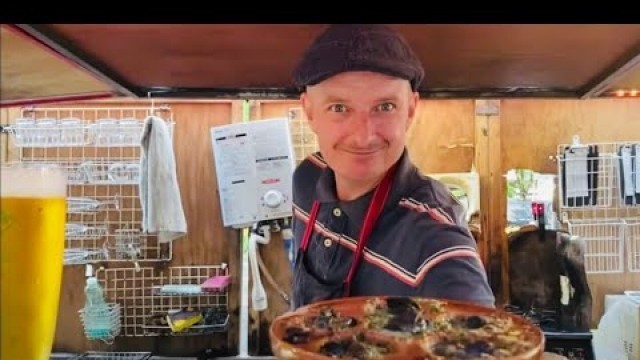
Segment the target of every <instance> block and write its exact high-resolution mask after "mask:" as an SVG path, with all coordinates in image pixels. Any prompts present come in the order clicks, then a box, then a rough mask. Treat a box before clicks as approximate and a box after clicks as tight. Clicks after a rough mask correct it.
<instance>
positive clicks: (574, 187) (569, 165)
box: [565, 148, 589, 198]
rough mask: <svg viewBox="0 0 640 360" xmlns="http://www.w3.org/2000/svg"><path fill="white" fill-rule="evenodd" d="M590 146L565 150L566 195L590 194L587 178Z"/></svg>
mask: <svg viewBox="0 0 640 360" xmlns="http://www.w3.org/2000/svg"><path fill="white" fill-rule="evenodd" d="M588 153H589V149H588V148H576V149H570V150H569V151H566V152H565V171H566V176H565V177H566V186H567V190H566V194H565V195H566V197H567V198H575V197H585V196H589V182H588V180H587V174H588V171H587V155H588Z"/></svg>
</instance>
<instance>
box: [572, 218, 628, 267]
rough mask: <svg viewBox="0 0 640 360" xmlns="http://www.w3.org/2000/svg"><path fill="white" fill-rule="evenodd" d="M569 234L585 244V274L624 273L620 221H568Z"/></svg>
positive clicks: (623, 224)
mask: <svg viewBox="0 0 640 360" xmlns="http://www.w3.org/2000/svg"><path fill="white" fill-rule="evenodd" d="M568 226H569V232H570V233H571V234H572V235H576V236H579V237H580V238H582V239H583V240H584V242H585V244H586V248H585V254H584V257H585V271H586V272H587V273H620V272H623V271H624V238H625V223H624V222H623V221H621V220H615V219H612V220H607V219H592V220H574V221H570V222H569V224H568Z"/></svg>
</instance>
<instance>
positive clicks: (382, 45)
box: [293, 24, 424, 91]
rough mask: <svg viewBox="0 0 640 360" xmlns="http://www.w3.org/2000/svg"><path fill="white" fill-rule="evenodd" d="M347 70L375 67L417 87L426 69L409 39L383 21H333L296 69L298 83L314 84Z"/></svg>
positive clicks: (299, 85) (303, 85) (294, 74)
mask: <svg viewBox="0 0 640 360" xmlns="http://www.w3.org/2000/svg"><path fill="white" fill-rule="evenodd" d="M347 71H373V72H379V73H382V74H386V75H391V76H395V77H399V78H402V79H406V80H408V81H409V82H410V83H411V88H412V89H413V90H414V91H415V90H417V89H418V86H420V84H421V83H422V79H423V78H424V69H423V68H422V64H421V63H420V60H419V59H418V57H417V56H416V54H415V53H414V52H413V50H412V49H411V47H410V46H409V44H408V42H407V41H406V39H405V38H404V37H402V36H401V35H400V34H399V33H397V32H395V31H393V30H392V29H390V28H389V27H387V26H384V25H373V24H338V25H332V26H330V27H329V28H328V29H327V30H325V31H324V32H323V33H322V34H320V36H318V37H317V38H316V39H315V40H314V42H313V43H312V44H311V45H310V46H309V48H308V49H307V50H306V52H305V53H304V55H303V57H302V60H301V61H300V63H299V64H298V65H297V67H296V68H295V70H294V72H293V80H294V83H295V85H296V86H298V87H300V88H304V87H305V86H308V85H315V84H317V83H319V82H321V81H323V80H326V79H328V78H329V77H331V76H333V75H337V74H339V73H343V72H347Z"/></svg>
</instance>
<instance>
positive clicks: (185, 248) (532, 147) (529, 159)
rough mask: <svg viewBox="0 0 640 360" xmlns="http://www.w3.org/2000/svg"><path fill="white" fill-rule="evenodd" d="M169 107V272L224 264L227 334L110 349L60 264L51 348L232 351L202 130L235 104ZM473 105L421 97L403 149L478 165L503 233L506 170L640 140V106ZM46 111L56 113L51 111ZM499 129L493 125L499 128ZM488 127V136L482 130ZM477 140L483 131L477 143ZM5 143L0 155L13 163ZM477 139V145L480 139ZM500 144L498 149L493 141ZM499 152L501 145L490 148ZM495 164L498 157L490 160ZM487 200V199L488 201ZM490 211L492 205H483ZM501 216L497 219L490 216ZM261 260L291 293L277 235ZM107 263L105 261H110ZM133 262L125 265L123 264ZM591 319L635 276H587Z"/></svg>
mask: <svg viewBox="0 0 640 360" xmlns="http://www.w3.org/2000/svg"><path fill="white" fill-rule="evenodd" d="M157 103H158V104H160V103H166V104H168V105H169V106H170V107H171V109H172V112H173V114H174V119H175V121H176V126H175V154H176V160H177V171H178V180H179V183H180V190H181V193H182V199H183V206H184V209H185V214H186V217H187V223H188V226H189V234H188V236H187V237H185V238H182V239H180V240H177V241H176V242H175V246H174V252H173V260H172V261H171V263H170V265H171V266H177V265H206V264H218V263H221V262H226V263H228V264H229V266H230V271H231V274H232V277H233V283H232V286H231V288H230V291H231V297H230V304H231V305H230V306H231V312H232V315H233V317H232V323H231V327H230V329H229V331H228V333H227V334H226V335H225V334H221V335H220V336H211V337H168V338H167V337H163V338H139V337H133V338H132V337H128V338H125V337H119V338H118V339H117V341H116V343H115V344H114V345H113V346H112V347H106V346H104V345H102V344H101V343H99V342H89V341H87V340H85V338H84V336H83V333H82V327H81V324H80V321H79V318H78V313H77V311H78V310H79V309H80V308H81V307H82V305H83V303H84V295H83V293H82V288H83V286H84V267H83V266H66V267H65V271H64V279H63V289H62V301H61V304H60V313H59V320H58V325H57V333H56V339H55V350H56V351H72V352H81V351H85V350H91V349H93V350H98V349H109V350H120V351H127V350H128V351H143V350H146V351H154V352H156V353H157V354H162V355H174V356H175V355H182V356H193V355H194V354H195V353H196V352H197V351H200V350H202V349H204V348H207V347H226V348H228V349H230V351H231V352H233V351H235V349H236V348H237V342H238V326H237V325H238V318H237V315H238V304H239V299H238V290H239V282H238V280H239V271H238V269H239V267H240V233H239V232H238V231H233V230H226V229H224V228H223V227H222V224H221V216H220V206H219V200H218V194H217V188H216V181H215V168H214V166H213V155H212V151H211V143H210V140H209V128H210V127H211V126H214V125H219V124H227V123H231V122H235V121H240V120H241V118H242V116H241V114H242V112H241V107H242V102H241V101H186V100H185V101H157ZM121 105H127V106H136V105H138V106H139V105H143V106H146V105H148V103H147V102H145V101H126V102H121V103H119V102H113V101H100V102H90V103H80V104H67V105H65V106H72V107H73V106H92V107H95V106H107V107H117V106H121ZM250 106H251V111H250V114H251V119H253V120H256V119H263V118H269V117H281V116H286V115H287V111H288V110H289V109H290V108H293V107H298V106H299V103H298V102H297V101H251V102H250ZM475 106H476V104H475V102H474V101H473V100H428V101H422V102H421V103H420V108H419V112H418V116H417V119H416V121H415V122H414V124H412V126H411V129H410V132H409V137H408V147H409V151H410V155H411V157H412V158H413V160H414V161H415V162H416V164H417V165H418V166H419V167H420V168H421V169H422V170H423V171H425V172H427V173H429V172H464V171H469V169H470V168H471V166H472V164H473V163H475V165H476V167H477V168H478V170H479V173H480V175H481V182H482V184H483V187H482V189H483V193H482V197H483V212H486V213H487V214H492V216H493V217H494V218H487V219H485V222H484V223H486V224H489V225H490V226H492V227H495V228H497V229H500V227H501V226H503V224H504V223H505V222H506V219H501V218H498V219H496V218H495V217H504V215H503V214H504V213H506V210H505V208H506V194H505V189H504V187H503V184H502V183H500V182H497V181H493V182H492V181H489V180H490V179H494V180H495V179H496V178H498V179H499V178H501V176H502V174H505V173H506V171H507V170H508V169H510V168H523V167H524V168H531V169H533V170H535V171H538V172H544V173H554V172H555V171H556V170H555V169H556V164H555V163H554V162H553V161H551V160H549V156H551V155H555V151H556V146H557V145H558V143H563V142H568V141H570V137H571V135H573V134H576V133H577V134H580V136H581V138H582V139H583V142H589V141H620V140H634V139H635V140H637V139H638V138H640V117H638V114H640V101H638V100H623V99H611V100H592V101H572V100H504V101H501V109H500V114H499V116H492V117H477V116H475ZM52 107H55V106H53V105H52ZM17 113H18V109H11V108H9V109H0V115H2V119H1V123H3V124H6V123H7V122H8V121H10V120H12V119H14V118H15V117H16V116H17ZM496 125H497V126H496ZM488 130H492V131H488ZM479 134H485V135H486V136H485V138H483V137H482V136H481V135H479ZM5 139H6V137H5V136H3V137H2V141H3V142H2V143H0V145H2V159H3V161H4V160H6V159H7V158H8V157H13V156H14V155H12V149H11V147H10V146H7V144H6V143H5V142H6V140H5ZM483 142H484V143H483ZM496 144H497V145H496ZM496 146H498V149H495V147H496ZM496 159H499V161H496ZM488 200H492V201H488ZM489 207H490V209H489ZM496 214H499V215H496ZM496 233H499V232H498V231H494V232H493V235H492V236H493V237H494V238H491V239H486V244H483V245H486V246H488V247H489V248H490V251H488V252H487V256H493V257H495V256H500V254H499V252H501V251H503V249H504V247H503V246H502V247H501V246H498V245H500V244H502V245H504V243H503V242H504V239H503V238H501V237H500V236H499V235H496ZM260 252H261V256H262V258H263V260H264V262H265V263H266V265H267V267H268V268H269V269H271V270H272V272H271V274H272V275H273V276H274V278H275V281H276V282H277V283H278V284H279V285H280V286H281V287H283V288H284V289H285V291H287V292H288V290H289V287H288V285H289V281H290V279H291V272H290V270H289V266H288V263H287V260H286V256H285V253H284V249H283V247H282V246H281V241H280V239H279V238H278V237H276V238H274V239H272V241H271V243H270V244H269V245H261V246H260ZM107 266H110V265H107ZM128 266H130V265H128ZM589 279H590V282H591V285H592V290H593V293H594V299H595V300H596V301H595V305H596V309H595V315H596V317H595V318H596V319H597V318H598V317H599V315H600V314H601V309H602V300H603V296H604V294H605V293H610V292H620V291H622V290H624V289H626V288H633V287H636V288H637V286H638V284H640V274H637V275H630V274H622V275H600V276H590V278H589ZM265 287H266V290H267V292H268V296H269V305H270V308H269V309H268V310H267V311H266V312H263V313H261V314H256V313H253V312H251V319H252V322H251V329H250V330H251V331H250V344H249V345H250V351H251V353H254V354H255V353H264V352H265V351H266V349H265V347H268V340H267V336H268V334H267V329H268V324H269V323H270V321H271V320H272V319H273V318H274V317H276V316H278V315H279V314H281V313H283V312H285V311H286V310H287V308H288V305H287V304H286V303H285V302H284V301H283V300H281V298H280V297H279V295H278V294H277V293H276V292H275V290H274V289H273V288H272V287H271V286H270V285H269V284H268V283H266V282H265Z"/></svg>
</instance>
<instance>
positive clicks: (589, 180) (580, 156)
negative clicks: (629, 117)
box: [557, 140, 640, 223]
mask: <svg viewBox="0 0 640 360" xmlns="http://www.w3.org/2000/svg"><path fill="white" fill-rule="evenodd" d="M631 144H640V140H638V141H635V142H634V141H630V142H618V143H590V144H584V145H582V144H561V145H559V146H558V155H557V159H558V187H557V188H558V199H559V204H560V212H561V221H562V222H564V223H566V222H568V221H569V220H573V219H615V218H635V217H640V188H638V196H624V191H625V190H626V189H627V188H628V186H626V185H625V178H626V179H627V180H628V181H627V184H628V183H630V182H632V181H633V180H635V179H638V180H637V181H638V182H639V184H640V167H631V168H630V170H629V171H626V172H625V171H624V167H623V165H622V164H623V156H621V154H620V150H621V149H624V148H627V147H629V146H630V145H631ZM638 148H640V147H638ZM638 156H640V153H639V154H638V155H630V156H628V157H626V159H628V160H626V161H629V162H631V163H636V162H637V163H639V164H640V161H638V160H640V159H639V158H638ZM629 179H633V180H631V181H629Z"/></svg>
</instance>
